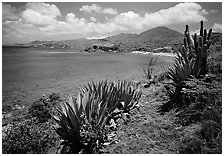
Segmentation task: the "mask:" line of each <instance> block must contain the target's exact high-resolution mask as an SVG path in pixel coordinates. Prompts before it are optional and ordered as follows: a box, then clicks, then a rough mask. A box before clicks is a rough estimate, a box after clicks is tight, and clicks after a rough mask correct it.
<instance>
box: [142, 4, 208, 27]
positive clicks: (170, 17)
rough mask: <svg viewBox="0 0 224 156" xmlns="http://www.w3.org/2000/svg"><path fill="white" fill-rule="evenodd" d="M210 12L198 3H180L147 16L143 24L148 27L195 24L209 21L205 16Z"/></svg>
mask: <svg viewBox="0 0 224 156" xmlns="http://www.w3.org/2000/svg"><path fill="white" fill-rule="evenodd" d="M207 14H208V12H207V11H206V10H204V9H202V8H201V6H200V5H199V4H196V3H179V4H177V5H176V6H174V7H170V8H168V9H163V10H160V11H158V12H155V13H151V14H145V16H144V18H143V21H142V22H143V24H144V25H147V26H157V25H169V24H176V23H194V22H198V21H200V20H203V21H207V19H206V18H205V16H204V15H207Z"/></svg>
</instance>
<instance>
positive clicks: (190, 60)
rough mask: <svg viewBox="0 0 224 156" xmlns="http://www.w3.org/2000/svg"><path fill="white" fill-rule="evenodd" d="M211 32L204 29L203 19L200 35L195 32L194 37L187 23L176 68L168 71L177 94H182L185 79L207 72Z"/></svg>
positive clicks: (175, 61) (175, 63)
mask: <svg viewBox="0 0 224 156" xmlns="http://www.w3.org/2000/svg"><path fill="white" fill-rule="evenodd" d="M211 33H212V29H210V30H209V32H208V33H207V30H206V29H203V21H201V29H200V35H199V36H198V35H197V34H194V36H193V37H192V36H191V35H190V33H189V27H188V25H186V30H185V32H184V35H185V36H184V39H183V45H182V46H181V47H180V50H179V53H177V54H178V55H177V57H176V59H175V60H174V68H170V69H168V72H167V78H168V79H171V80H172V81H173V82H172V83H171V85H173V86H174V87H175V95H176V96H178V95H180V92H181V90H182V88H183V87H184V81H186V80H187V79H188V78H191V77H192V76H193V77H195V78H199V77H201V76H204V75H205V74H206V73H207V56H208V51H209V48H210V45H211V41H210V37H211Z"/></svg>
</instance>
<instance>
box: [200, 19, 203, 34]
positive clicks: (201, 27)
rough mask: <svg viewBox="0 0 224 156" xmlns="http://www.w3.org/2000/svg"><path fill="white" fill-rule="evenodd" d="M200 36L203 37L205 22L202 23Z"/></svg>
mask: <svg viewBox="0 0 224 156" xmlns="http://www.w3.org/2000/svg"><path fill="white" fill-rule="evenodd" d="M200 36H201V37H203V21H201V28H200Z"/></svg>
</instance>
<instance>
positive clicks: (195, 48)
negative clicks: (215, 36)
mask: <svg viewBox="0 0 224 156" xmlns="http://www.w3.org/2000/svg"><path fill="white" fill-rule="evenodd" d="M211 33H212V29H210V30H209V32H208V33H207V30H206V29H204V28H203V21H201V27H200V35H199V36H198V35H197V34H196V33H195V34H194V36H193V39H192V36H191V35H190V33H189V27H188V25H186V30H185V33H184V34H185V37H184V40H183V42H184V48H183V49H184V51H186V52H187V56H188V60H189V62H192V63H193V64H192V67H191V70H192V71H191V75H193V76H195V77H199V76H204V75H205V74H206V73H207V56H208V51H209V48H210V45H211V41H210V37H211ZM191 59H192V61H190V60H191Z"/></svg>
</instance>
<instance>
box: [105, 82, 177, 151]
mask: <svg viewBox="0 0 224 156" xmlns="http://www.w3.org/2000/svg"><path fill="white" fill-rule="evenodd" d="M162 88H163V87H162V86H152V87H150V88H147V89H143V96H142V98H141V100H140V105H141V106H140V108H139V109H135V110H133V111H132V112H131V118H130V120H129V121H128V122H126V124H121V125H120V126H119V128H118V130H117V131H116V134H117V139H118V140H119V142H118V143H117V144H112V145H109V146H107V147H106V149H105V151H107V152H108V153H113V154H116V153H117V154H118V153H120V154H130V153H131V154H134V153H135V154H137V153H141V154H147V153H148V154H159V153H160V154H162V153H166V154H171V153H177V147H176V143H177V141H178V139H177V138H179V136H178V135H179V133H178V130H177V129H175V128H177V127H178V126H177V125H176V124H174V116H173V115H172V114H171V113H170V114H166V115H161V114H159V113H157V106H159V105H160V104H161V99H162V97H163V96H164V92H163V91H162V90H163V89H162ZM121 123H123V122H121Z"/></svg>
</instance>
